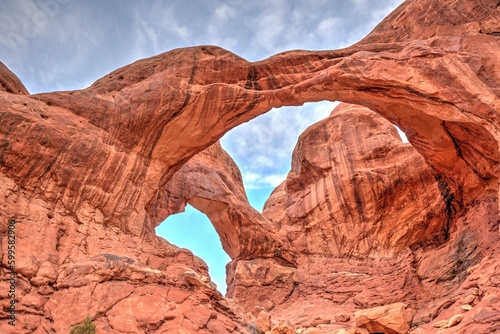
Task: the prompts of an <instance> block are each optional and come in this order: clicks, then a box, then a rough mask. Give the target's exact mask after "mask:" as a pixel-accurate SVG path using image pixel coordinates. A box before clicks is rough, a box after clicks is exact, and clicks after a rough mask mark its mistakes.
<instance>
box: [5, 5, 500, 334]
mask: <svg viewBox="0 0 500 334" xmlns="http://www.w3.org/2000/svg"><path fill="white" fill-rule="evenodd" d="M498 59H500V3H498V1H493V0H471V1H467V2H460V1H456V0H446V1H444V0H443V1H437V0H407V1H405V2H404V3H403V4H402V5H401V6H400V7H398V8H397V9H396V10H395V11H394V12H393V13H391V14H390V15H389V16H388V17H387V18H386V19H385V20H384V21H382V22H381V23H380V24H379V25H378V26H377V27H376V28H375V30H374V31H373V32H372V33H370V34H369V35H368V36H367V37H366V38H364V39H363V40H362V41H360V42H359V43H357V44H355V45H353V46H351V47H348V48H346V49H342V50H334V51H290V52H285V53H281V54H278V55H275V56H273V57H271V58H268V59H265V60H262V61H260V62H255V63H250V62H247V61H245V60H244V59H242V58H240V57H238V56H236V55H234V54H232V53H230V52H228V51H226V50H223V49H220V48H217V47H213V46H202V47H193V48H187V49H178V50H173V51H170V52H167V53H164V54H161V55H158V56H156V57H152V58H149V59H143V60H140V61H137V62H135V63H133V64H131V65H128V66H125V67H123V68H121V69H118V70H116V71H114V72H112V73H110V74H109V75H107V76H106V77H104V78H102V79H100V80H98V81H97V82H95V83H94V84H93V85H92V86H90V87H89V88H86V89H83V90H79V91H68V92H53V93H44V94H36V95H29V93H28V92H27V90H26V89H25V88H24V86H23V85H22V83H21V82H20V81H19V79H18V78H17V77H16V76H15V75H14V74H13V73H11V72H10V71H9V70H8V69H7V68H6V67H5V66H3V64H2V65H1V66H0V105H1V106H2V108H1V109H0V114H1V115H0V193H1V195H0V196H1V198H2V201H1V202H0V230H1V236H2V237H1V239H0V242H1V245H0V246H1V249H2V259H1V264H2V271H1V281H0V304H1V305H2V309H1V310H0V332H2V333H65V332H68V331H69V328H70V327H71V326H72V325H73V324H75V323H78V322H81V321H83V319H84V318H85V317H86V316H87V315H89V316H91V317H92V319H94V322H95V323H96V325H97V328H98V331H99V332H105V333H146V332H147V333H180V332H183V333H259V332H266V331H269V332H270V333H280V332H281V333H289V332H293V331H295V330H297V332H301V333H335V332H337V331H341V330H346V331H349V330H350V331H351V332H354V330H355V328H357V330H358V331H359V332H360V333H363V331H364V332H367V331H370V330H380V328H382V329H383V330H385V331H388V332H390V331H395V332H402V331H405V330H406V329H407V328H410V332H411V333H432V332H435V331H440V332H442V333H494V332H495V331H500V255H499V249H500V247H499V246H500V244H499V233H500V221H499V218H498V217H499V216H498V194H499V186H498V177H499V173H500V171H499V161H500V154H499V145H498V142H499V139H500V63H499V62H498ZM320 100H330V101H335V100H338V101H343V102H346V103H344V104H341V105H340V107H338V108H337V109H336V110H335V111H333V112H332V114H331V115H330V116H329V117H327V118H326V119H325V120H322V121H320V122H318V123H316V124H314V125H312V126H311V127H310V128H308V129H307V130H306V131H305V132H304V133H303V134H302V135H301V137H300V138H299V140H298V143H297V146H296V148H295V151H294V154H293V159H292V160H293V162H292V168H291V171H290V173H289V174H288V177H287V179H286V180H285V181H284V182H283V183H282V184H281V185H280V186H279V187H278V188H277V189H276V190H275V191H274V192H273V194H272V195H271V196H270V198H269V200H268V201H267V203H266V206H265V209H264V212H263V213H259V212H257V211H256V210H254V209H253V208H252V207H251V206H250V205H249V203H248V200H247V198H246V195H245V191H244V188H243V184H242V181H241V175H240V173H239V170H238V168H237V166H236V165H235V163H234V162H233V161H232V159H231V158H230V157H229V155H228V154H227V153H226V152H224V151H223V149H222V148H221V147H220V145H219V144H217V141H218V139H219V138H221V136H222V135H223V134H224V133H225V132H227V131H229V130H230V129H231V128H234V127H235V126H237V125H239V124H241V123H243V122H245V121H248V120H250V119H252V118H254V117H257V116H258V115H261V114H263V113H265V112H267V111H268V110H270V109H271V108H273V107H280V106H285V105H301V104H303V103H305V102H312V101H320ZM362 106H363V107H362ZM391 123H393V124H396V125H397V126H398V127H400V128H401V129H402V130H403V131H404V132H405V133H406V135H407V137H408V139H409V142H410V144H411V145H410V144H404V143H402V142H401V140H400V139H399V137H398V135H397V133H396V131H395V130H394V128H393V127H392V125H391ZM186 203H190V204H192V205H193V206H194V207H196V208H198V209H199V210H200V211H203V212H204V213H206V214H207V216H208V217H209V218H210V219H211V221H212V222H213V224H214V226H215V228H216V230H217V232H218V233H219V235H220V237H221V241H222V244H223V247H224V249H225V250H226V251H227V252H228V254H229V255H230V256H231V258H232V260H233V261H232V262H231V263H230V264H229V265H228V267H227V271H228V278H227V280H228V294H227V298H224V297H223V296H222V295H220V293H218V292H217V291H216V289H215V286H214V284H213V283H212V282H211V281H210V279H209V277H208V271H207V267H206V265H205V264H204V263H203V262H202V261H201V260H200V259H198V258H196V257H194V256H193V255H192V254H191V252H189V251H187V250H182V249H178V248H177V247H175V246H172V245H170V244H169V243H168V242H167V241H165V240H163V239H161V238H158V237H157V236H156V235H155V233H154V228H155V227H156V226H157V225H158V224H160V223H161V222H162V221H163V220H164V219H165V218H166V217H167V216H168V215H171V214H174V213H177V212H179V211H182V210H183V208H184V206H185V205H186ZM9 220H15V221H16V225H15V226H16V227H15V233H16V267H15V269H16V272H17V285H16V297H15V301H16V310H17V320H16V326H15V327H12V326H10V325H8V320H9V311H8V307H9V305H10V302H11V299H10V298H9V297H8V295H7V294H8V291H9V287H10V284H9V282H8V278H9V277H10V273H9V270H8V268H9V265H8V251H7V250H8V230H9ZM374 310H375V311H374ZM380 310H386V311H387V312H386V311H383V312H386V313H384V314H385V315H383V314H380V313H381V311H380ZM383 312H382V313H383ZM401 319H403V320H401ZM392 323H397V324H398V325H397V326H392V325H390V326H389V324H392ZM273 326H276V328H274V329H272V330H271V327H273ZM370 328H371V329H370ZM398 328H399V329H398ZM401 328H404V329H401Z"/></svg>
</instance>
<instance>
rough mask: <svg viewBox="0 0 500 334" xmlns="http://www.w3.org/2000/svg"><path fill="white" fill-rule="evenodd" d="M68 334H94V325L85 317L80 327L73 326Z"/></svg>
mask: <svg viewBox="0 0 500 334" xmlns="http://www.w3.org/2000/svg"><path fill="white" fill-rule="evenodd" d="M69 334H95V325H94V324H93V323H92V319H91V318H90V317H87V319H85V321H84V322H83V324H82V325H75V326H73V327H72V328H71V330H70V331H69Z"/></svg>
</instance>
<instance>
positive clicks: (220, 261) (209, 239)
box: [156, 205, 231, 294]
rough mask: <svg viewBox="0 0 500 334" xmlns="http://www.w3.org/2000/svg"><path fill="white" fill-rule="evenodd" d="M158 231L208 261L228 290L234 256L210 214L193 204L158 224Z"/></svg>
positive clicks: (213, 275)
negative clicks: (207, 214)
mask: <svg viewBox="0 0 500 334" xmlns="http://www.w3.org/2000/svg"><path fill="white" fill-rule="evenodd" d="M156 234H157V235H158V236H160V237H162V238H164V239H166V240H167V241H168V242H170V243H172V244H174V245H176V246H178V247H181V248H186V249H189V250H190V251H191V252H193V254H194V255H196V256H198V257H200V258H201V259H203V261H204V262H205V263H206V264H207V266H208V269H209V273H210V277H211V279H212V281H213V282H214V283H215V284H217V290H219V291H220V292H221V293H222V294H225V293H226V269H225V268H226V264H227V263H228V262H229V261H230V260H231V259H230V258H229V256H228V255H227V253H226V252H225V251H224V249H223V248H222V245H221V241H220V238H219V235H218V234H217V231H215V229H214V226H213V225H212V223H211V222H210V220H209V219H208V217H207V216H206V215H205V214H203V213H202V212H200V211H198V210H197V209H195V208H193V207H192V206H191V205H187V206H186V209H185V211H184V212H181V213H177V214H174V215H171V216H169V217H168V218H167V219H165V220H164V221H163V222H162V223H161V224H160V225H159V226H157V227H156Z"/></svg>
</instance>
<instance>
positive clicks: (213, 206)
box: [156, 143, 295, 265]
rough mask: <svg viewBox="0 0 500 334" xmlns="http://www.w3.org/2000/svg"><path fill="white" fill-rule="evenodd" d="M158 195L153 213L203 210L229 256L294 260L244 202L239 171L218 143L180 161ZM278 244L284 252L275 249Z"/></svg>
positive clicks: (257, 213)
mask: <svg viewBox="0 0 500 334" xmlns="http://www.w3.org/2000/svg"><path fill="white" fill-rule="evenodd" d="M160 196H161V198H164V199H165V201H162V202H160V203H158V205H157V210H156V212H157V215H158V216H161V217H163V216H164V215H165V212H167V214H168V215H170V214H173V213H178V212H181V211H183V210H184V207H185V206H186V203H189V204H191V205H192V206H193V207H195V208H196V209H198V210H199V211H201V212H203V213H205V214H206V215H207V216H208V218H209V219H210V220H211V222H212V224H213V225H214V227H215V230H216V231H217V233H218V234H219V235H220V238H221V241H222V247H223V248H224V250H225V251H226V253H228V254H229V256H230V257H231V258H232V259H252V258H256V257H269V258H276V260H278V261H280V262H282V263H286V264H288V265H293V264H294V262H295V256H294V254H293V253H294V252H292V251H291V248H290V246H289V245H288V244H286V245H283V242H282V241H280V239H279V238H278V235H277V234H276V233H275V231H274V230H273V228H272V225H271V223H270V222H269V221H268V220H267V219H266V218H265V217H264V216H262V214H260V213H259V212H258V211H256V210H255V209H254V208H253V207H252V206H251V205H250V203H248V199H247V196H246V193H245V189H244V186H243V179H242V177H241V174H240V170H239V169H238V166H236V164H235V162H234V161H233V160H232V159H231V157H230V156H229V155H228V154H227V153H226V151H224V150H223V149H222V147H221V146H220V144H219V143H216V144H214V145H212V146H210V147H209V148H207V149H205V150H204V151H202V152H200V153H198V154H197V155H195V156H194V157H193V158H191V159H190V160H189V161H188V162H187V163H186V164H185V165H183V166H182V168H181V169H180V170H179V171H178V172H177V173H175V174H174V176H173V177H172V179H170V181H169V182H168V183H167V184H166V185H165V187H164V188H163V189H162V190H161V195H160ZM160 208H161V209H160ZM285 243H286V242H285ZM283 248H285V249H286V250H287V251H286V252H281V254H276V250H277V249H283Z"/></svg>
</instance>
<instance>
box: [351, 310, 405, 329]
mask: <svg viewBox="0 0 500 334" xmlns="http://www.w3.org/2000/svg"><path fill="white" fill-rule="evenodd" d="M413 314H414V311H413V310H412V309H407V308H406V305H404V304H403V303H395V304H390V305H385V306H379V307H376V308H372V309H368V310H360V311H357V312H356V313H355V314H354V317H355V318H356V326H357V327H358V329H360V330H361V331H364V332H366V333H386V334H406V333H408V332H409V330H410V328H411V324H412V319H413Z"/></svg>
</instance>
